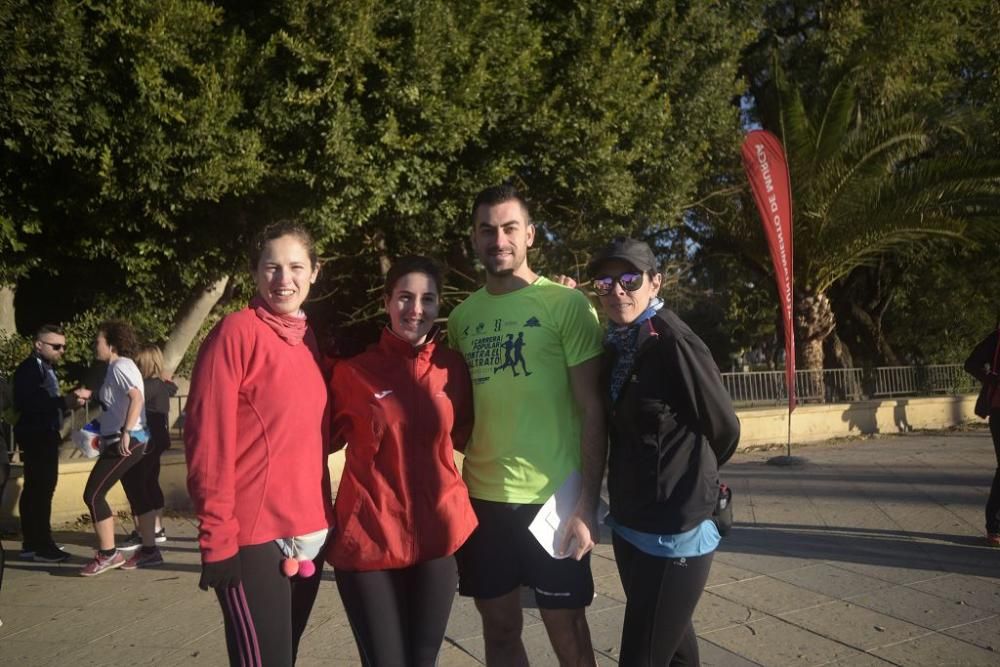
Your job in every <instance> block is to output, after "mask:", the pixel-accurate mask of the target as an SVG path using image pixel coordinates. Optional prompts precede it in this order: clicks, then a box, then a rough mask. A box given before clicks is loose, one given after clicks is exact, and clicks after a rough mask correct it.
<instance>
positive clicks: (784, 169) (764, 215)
mask: <svg viewBox="0 0 1000 667" xmlns="http://www.w3.org/2000/svg"><path fill="white" fill-rule="evenodd" d="M740 152H741V153H742V155H743V169H744V170H745V171H746V173H747V178H749V179H750V188H751V190H753V198H754V201H755V202H757V211H758V212H759V213H760V219H761V222H762V223H764V234H765V236H767V246H768V248H769V249H770V250H771V261H772V262H773V263H774V279H775V282H777V284H778V296H779V298H780V299H781V316H782V321H783V322H784V329H785V383H786V384H787V385H788V414H789V415H791V413H792V410H794V409H795V328H794V327H793V322H792V189H791V186H790V182H789V180H788V164H787V162H786V161H785V151H784V150H783V149H782V147H781V142H780V141H778V138H777V137H776V136H774V135H773V134H771V133H770V132H768V131H766V130H754V131H753V132H751V133H750V134H748V135H747V138H746V139H745V140H744V142H743V148H742V149H741V151H740Z"/></svg>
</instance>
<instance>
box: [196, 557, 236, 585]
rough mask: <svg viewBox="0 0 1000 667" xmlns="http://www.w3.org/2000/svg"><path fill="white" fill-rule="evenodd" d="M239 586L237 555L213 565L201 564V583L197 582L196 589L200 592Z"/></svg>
mask: <svg viewBox="0 0 1000 667" xmlns="http://www.w3.org/2000/svg"><path fill="white" fill-rule="evenodd" d="M239 585H240V555H239V554H236V555H235V556H232V557H230V558H227V559H226V560H220V561H217V562H215V563H202V564H201V581H199V582H198V587H199V588H200V589H201V590H203V591H207V590H208V589H209V588H236V587H237V586H239Z"/></svg>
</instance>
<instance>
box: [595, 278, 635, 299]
mask: <svg viewBox="0 0 1000 667" xmlns="http://www.w3.org/2000/svg"><path fill="white" fill-rule="evenodd" d="M615 283H618V284H619V285H621V286H622V289H623V290H625V291H626V292H634V291H636V290H637V289H639V288H640V287H642V273H623V274H621V275H620V276H600V277H597V278H594V280H593V281H592V282H591V285H593V287H594V291H595V292H597V295H598V296H607V295H608V294H610V293H611V290H613V289H614V288H615Z"/></svg>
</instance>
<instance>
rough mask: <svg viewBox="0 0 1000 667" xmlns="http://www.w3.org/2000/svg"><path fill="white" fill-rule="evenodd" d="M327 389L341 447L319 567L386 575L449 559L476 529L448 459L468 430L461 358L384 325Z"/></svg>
mask: <svg viewBox="0 0 1000 667" xmlns="http://www.w3.org/2000/svg"><path fill="white" fill-rule="evenodd" d="M431 338H433V336H432V337H431ZM330 392H331V403H332V406H333V408H332V409H333V418H332V428H331V434H330V435H331V443H332V445H333V447H334V449H338V448H340V447H343V446H344V443H345V442H346V443H347V451H346V463H345V465H344V473H343V477H342V479H341V480H340V488H339V490H338V491H337V500H336V503H335V504H334V513H335V515H336V525H337V533H336V535H335V536H334V540H333V543H332V545H331V546H330V547H329V550H328V552H327V560H328V562H329V563H330V564H331V565H333V566H334V567H336V568H339V569H342V570H349V571H370V570H388V569H398V568H403V567H408V566H410V565H414V564H415V563H420V562H423V561H427V560H431V559H434V558H441V557H444V556H448V555H451V554H453V553H454V552H455V551H456V550H457V549H458V548H459V547H460V546H462V544H463V543H465V540H466V539H467V538H468V537H469V535H470V534H471V533H472V531H473V530H474V529H475V527H476V525H477V522H476V516H475V514H474V513H473V511H472V504H471V503H470V502H469V491H468V489H467V488H466V487H465V482H463V481H462V476H461V475H460V474H459V472H458V469H457V468H456V466H455V459H454V453H453V452H454V449H456V448H457V449H462V448H464V447H465V443H466V441H467V440H468V438H469V435H470V434H471V433H472V384H471V381H470V379H469V371H468V369H467V368H466V366H465V360H464V359H462V357H461V355H459V354H458V353H457V352H455V351H453V350H450V349H448V348H447V347H445V346H443V345H439V344H438V343H437V342H436V341H434V340H433V339H432V340H431V341H430V342H428V343H425V344H423V345H419V346H413V345H411V344H410V343H409V342H408V341H405V340H403V339H401V338H399V337H398V336H396V335H395V334H394V333H392V331H391V330H389V329H388V328H387V329H385V330H384V331H383V332H382V338H381V340H380V341H379V343H378V344H376V345H373V346H371V347H370V348H368V350H366V351H365V352H363V353H362V354H360V355H358V356H356V357H352V358H350V359H347V360H344V361H340V362H338V363H337V364H336V366H335V367H334V369H333V378H332V380H331V382H330Z"/></svg>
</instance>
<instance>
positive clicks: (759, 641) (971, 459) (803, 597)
mask: <svg viewBox="0 0 1000 667" xmlns="http://www.w3.org/2000/svg"><path fill="white" fill-rule="evenodd" d="M776 453H780V452H773V451H771V452H756V453H745V454H739V455H737V456H736V457H735V459H734V460H733V462H731V463H730V464H729V465H727V466H726V468H725V470H724V476H723V477H724V479H725V480H726V481H727V482H728V483H729V484H730V485H731V486H732V487H733V489H734V493H735V509H736V520H737V526H736V528H735V529H734V530H733V532H732V533H731V534H730V536H729V537H727V538H726V539H725V541H724V542H723V546H722V547H721V549H720V551H719V552H718V553H717V555H716V559H715V563H714V565H713V568H712V576H711V579H710V580H709V585H708V588H707V590H706V592H705V594H704V596H703V597H702V600H701V603H700V604H699V607H698V610H697V612H696V615H695V624H696V628H697V630H698V633H699V636H700V639H701V646H702V663H703V664H704V665H724V666H726V667H730V666H732V667H741V666H745V665H832V664H836V665H854V666H861V665H921V666H922V665H1000V549H990V548H988V547H986V546H984V543H983V538H982V524H983V516H982V515H983V505H984V504H985V501H986V495H987V492H988V488H989V483H990V480H991V479H992V475H993V470H994V468H995V466H996V461H995V458H994V454H993V449H992V446H991V444H990V441H989V435H988V433H987V432H986V431H985V429H972V430H966V431H956V432H947V433H919V434H908V435H903V436H889V437H883V438H878V439H868V440H853V441H844V442H834V443H824V444H822V445H815V446H810V447H802V448H798V449H797V450H796V452H795V453H796V454H798V455H800V456H803V457H804V458H805V459H806V463H805V464H804V465H803V466H801V467H796V468H779V467H775V466H771V465H766V464H765V461H766V460H767V459H768V458H770V457H771V456H773V455H775V454H776ZM166 526H167V531H168V534H169V535H170V538H171V539H170V541H169V542H168V543H167V544H166V545H165V546H166V549H165V556H166V558H167V564H166V565H165V566H163V567H161V568H158V569H155V570H139V571H134V572H123V571H120V570H118V571H113V572H109V573H106V574H104V575H101V576H99V577H96V578H93V579H85V578H82V577H79V576H77V572H78V569H79V567H80V566H81V565H82V564H83V563H84V562H85V558H89V554H90V553H91V545H92V543H93V536H92V535H91V534H90V532H89V530H88V528H87V527H86V526H83V527H82V528H75V529H73V528H69V529H67V530H65V531H63V532H60V533H59V535H58V540H59V541H60V542H61V543H63V544H65V545H66V548H67V549H68V550H69V551H71V552H72V553H73V554H74V556H75V558H74V559H73V561H71V562H69V563H66V564H62V565H55V566H47V565H41V564H35V563H21V562H18V561H17V560H16V553H10V552H8V562H7V569H6V574H5V575H4V581H3V590H2V592H0V619H2V621H3V626H2V627H0V664H3V665H18V666H24V667H26V666H29V665H72V666H73V667H82V666H83V665H129V666H132V665H144V664H155V665H181V664H184V665H188V664H194V665H224V664H226V659H225V646H224V639H223V635H222V631H221V618H220V615H219V612H218V609H217V606H216V602H215V598H214V596H213V595H211V594H209V593H203V592H201V591H200V590H198V588H197V579H198V570H199V567H198V552H197V544H196V542H195V534H196V531H195V527H194V525H193V524H192V523H191V522H190V520H188V519H185V518H183V517H172V518H169V519H168V520H167V523H166ZM122 531H123V532H124V528H122ZM606 537H607V536H605V538H606ZM605 542H607V540H606V539H605ZM6 546H7V548H8V549H15V548H16V547H17V546H19V545H18V544H17V540H16V537H15V536H7V539H6ZM593 569H594V576H595V579H596V584H597V591H598V595H597V598H596V599H595V601H594V604H593V606H592V607H591V608H590V610H589V612H588V618H589V621H590V626H591V631H592V634H593V637H594V645H595V648H596V649H597V651H598V661H599V663H600V664H602V665H612V664H616V663H617V660H616V657H617V655H618V639H619V632H620V627H621V626H620V624H621V619H622V615H623V611H624V596H623V595H622V590H621V586H620V585H619V582H618V575H617V571H616V569H615V564H614V561H613V555H612V553H611V548H610V546H609V545H608V544H606V543H605V544H602V545H600V546H599V547H598V549H597V550H596V553H595V556H594V558H593ZM525 599H526V600H527V599H528V598H527V597H526V598H525ZM524 618H525V630H524V637H525V643H526V645H527V648H528V654H529V656H530V658H531V660H532V663H533V664H536V665H554V664H555V658H554V656H553V654H552V653H551V651H550V649H549V647H548V641H547V639H546V637H545V631H544V628H543V626H542V625H541V621H540V618H539V616H538V613H537V611H536V610H534V609H531V608H527V609H526V610H525V612H524ZM482 661H483V641H482V635H481V629H480V625H479V618H478V615H477V614H476V612H475V609H474V607H473V605H472V604H471V602H470V601H468V600H465V599H462V598H456V600H455V606H454V608H453V610H452V614H451V622H450V624H449V627H448V634H447V639H446V641H445V647H444V650H443V654H442V657H441V665H443V666H448V667H453V666H460V665H478V664H482ZM298 664H299V665H302V666H312V665H356V664H358V660H357V654H356V652H355V648H354V642H353V639H352V636H351V632H350V628H349V627H348V625H347V620H346V617H345V615H344V611H343V608H342V607H341V604H340V600H339V598H338V596H337V591H336V584H335V583H334V582H333V579H332V574H331V573H330V572H324V574H323V583H322V587H321V589H320V593H319V597H318V600H317V603H316V607H315V609H314V611H313V615H312V618H311V620H310V625H309V628H308V630H307V634H306V635H305V637H304V638H303V642H302V647H301V652H300V656H299V661H298Z"/></svg>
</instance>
